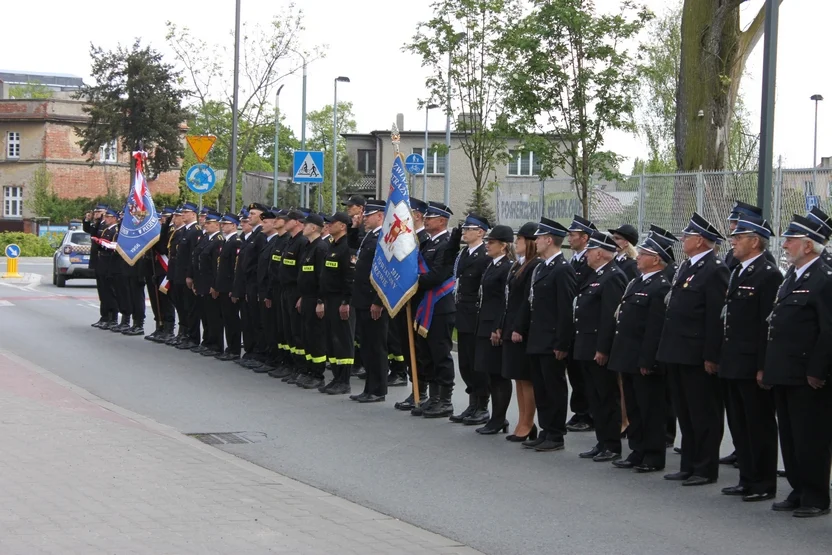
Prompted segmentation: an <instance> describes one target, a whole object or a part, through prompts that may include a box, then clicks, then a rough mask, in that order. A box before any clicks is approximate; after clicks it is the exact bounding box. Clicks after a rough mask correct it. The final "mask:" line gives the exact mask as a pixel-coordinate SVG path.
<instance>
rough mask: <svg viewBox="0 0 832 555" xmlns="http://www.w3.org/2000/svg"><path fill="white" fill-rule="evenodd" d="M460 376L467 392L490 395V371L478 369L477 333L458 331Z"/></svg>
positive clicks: (457, 344)
mask: <svg viewBox="0 0 832 555" xmlns="http://www.w3.org/2000/svg"><path fill="white" fill-rule="evenodd" d="M456 348H457V360H458V361H459V376H460V377H461V378H462V381H463V382H465V393H467V394H468V395H476V396H477V397H488V373H487V372H486V373H483V372H477V371H476V369H475V368H476V353H477V334H475V333H464V332H461V331H459V330H457V332H456Z"/></svg>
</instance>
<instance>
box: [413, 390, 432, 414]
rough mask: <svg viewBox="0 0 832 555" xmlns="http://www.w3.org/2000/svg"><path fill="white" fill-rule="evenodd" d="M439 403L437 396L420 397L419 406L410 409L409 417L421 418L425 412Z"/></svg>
mask: <svg viewBox="0 0 832 555" xmlns="http://www.w3.org/2000/svg"><path fill="white" fill-rule="evenodd" d="M437 403H439V396H438V395H437V396H436V397H422V402H421V403H419V405H417V406H415V407H413V408H412V409H410V415H411V416H423V415H424V413H425V410H427V409H429V408H433V406H434V405H436V404H437Z"/></svg>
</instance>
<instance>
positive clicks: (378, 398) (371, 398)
mask: <svg viewBox="0 0 832 555" xmlns="http://www.w3.org/2000/svg"><path fill="white" fill-rule="evenodd" d="M356 400H357V401H358V402H359V403H382V402H384V395H373V394H372V393H368V394H367V395H365V396H363V397H359V398H358V399H356Z"/></svg>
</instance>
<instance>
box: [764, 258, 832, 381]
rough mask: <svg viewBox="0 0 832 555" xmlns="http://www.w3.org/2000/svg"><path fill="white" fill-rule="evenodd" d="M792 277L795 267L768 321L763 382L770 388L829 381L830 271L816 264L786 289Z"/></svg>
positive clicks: (831, 347)
mask: <svg viewBox="0 0 832 555" xmlns="http://www.w3.org/2000/svg"><path fill="white" fill-rule="evenodd" d="M792 274H794V267H791V268H789V271H788V272H786V277H785V278H784V280H783V285H782V286H781V287H780V289H779V290H778V291H777V297H776V299H775V302H774V307H773V309H772V312H771V317H770V318H769V327H768V347H767V349H766V362H765V368H764V371H763V372H764V373H763V382H765V383H767V384H770V385H806V377H807V376H812V377H815V378H819V379H826V380H829V378H830V375H829V374H830V372H829V368H830V355H832V339H830V338H832V268H830V267H829V266H827V265H826V264H824V263H823V262H822V261H816V262H814V263H813V264H812V265H811V266H809V267H808V268H807V269H806V271H805V272H803V275H802V276H800V279H798V280H797V281H796V282H795V283H794V285H793V286H792V287H789V282H790V281H791V276H792ZM825 387H830V384H829V383H827V384H826V386H825Z"/></svg>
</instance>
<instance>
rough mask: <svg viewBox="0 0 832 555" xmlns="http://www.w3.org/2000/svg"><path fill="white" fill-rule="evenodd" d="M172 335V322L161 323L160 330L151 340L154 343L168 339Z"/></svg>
mask: <svg viewBox="0 0 832 555" xmlns="http://www.w3.org/2000/svg"><path fill="white" fill-rule="evenodd" d="M172 337H173V324H170V323H168V324H162V330H161V331H160V332H159V335H157V336H156V338H155V339H153V341H154V342H155V343H164V342H166V341H167V340H168V339H170V338H172Z"/></svg>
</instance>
